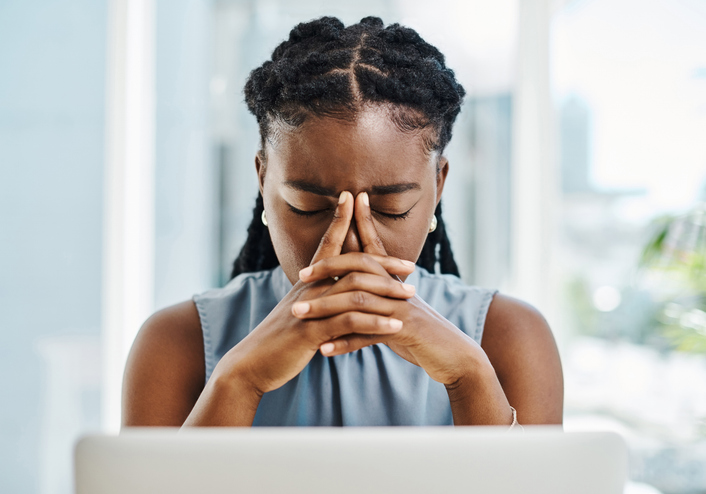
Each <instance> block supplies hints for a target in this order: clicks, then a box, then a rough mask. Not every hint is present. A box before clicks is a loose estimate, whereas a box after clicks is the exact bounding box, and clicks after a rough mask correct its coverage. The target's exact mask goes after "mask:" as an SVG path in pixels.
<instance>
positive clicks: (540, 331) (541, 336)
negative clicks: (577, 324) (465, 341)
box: [481, 294, 564, 424]
mask: <svg viewBox="0 0 706 494" xmlns="http://www.w3.org/2000/svg"><path fill="white" fill-rule="evenodd" d="M481 347H482V348H483V350H484V351H485V353H486V355H487V356H488V359H489V360H490V363H491V364H492V366H493V368H494V369H495V374H496V375H497V379H498V381H499V382H500V385H501V386H502V389H503V391H504V392H505V396H506V397H507V400H508V402H509V404H510V405H512V406H513V407H515V408H516V409H517V419H518V421H519V422H520V423H521V424H561V423H562V420H563V407H564V379H563V374H562V370H561V361H560V359H559V351H558V349H557V346H556V343H555V341H554V337H553V335H552V332H551V330H550V329H549V326H548V325H547V322H546V321H545V320H544V318H543V317H542V315H541V314H540V313H539V312H538V311H537V310H536V309H534V308H533V307H532V306H530V305H528V304H526V303H524V302H521V301H519V300H516V299H514V298H512V297H508V296H506V295H500V294H498V295H496V296H495V297H494V299H493V302H492V303H491V304H490V308H489V310H488V316H487V318H486V323H485V331H484V334H483V341H482V344H481Z"/></svg>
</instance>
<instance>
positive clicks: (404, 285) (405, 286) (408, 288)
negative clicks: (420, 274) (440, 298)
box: [402, 283, 415, 293]
mask: <svg viewBox="0 0 706 494" xmlns="http://www.w3.org/2000/svg"><path fill="white" fill-rule="evenodd" d="M402 289H403V290H404V291H405V292H407V293H414V290H415V289H414V285H408V284H407V283H402Z"/></svg>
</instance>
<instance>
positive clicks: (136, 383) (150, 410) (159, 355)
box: [122, 300, 205, 427]
mask: <svg viewBox="0 0 706 494" xmlns="http://www.w3.org/2000/svg"><path fill="white" fill-rule="evenodd" d="M204 380H205V365H204V349H203V336H202V334H201V322H200V320H199V315H198V312H197V310H196V306H195V305H194V303H193V302H192V301H191V300H189V301H186V302H182V303H180V304H177V305H174V306H171V307H168V308H166V309H164V310H161V311H159V312H157V313H155V314H154V315H153V316H152V317H150V318H149V319H148V320H147V321H146V322H145V323H144V324H143V326H142V328H141V329H140V332H139V333H138V335H137V338H136V339H135V342H134V344H133V346H132V350H131V351H130V356H129V357H128V361H127V366H126V368H125V376H124V379H123V400H122V402H123V405H122V407H123V411H122V416H123V418H122V425H123V427H133V426H181V425H182V424H183V423H184V421H185V420H186V417H187V416H188V415H189V413H190V412H191V410H192V408H193V406H194V404H195V403H196V401H197V399H198V397H199V395H200V394H201V391H202V390H203V387H204Z"/></svg>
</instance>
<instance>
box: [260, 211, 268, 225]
mask: <svg viewBox="0 0 706 494" xmlns="http://www.w3.org/2000/svg"><path fill="white" fill-rule="evenodd" d="M260 218H261V219H262V224H263V225H265V226H267V215H266V214H265V210H264V209H263V210H262V215H261V216H260Z"/></svg>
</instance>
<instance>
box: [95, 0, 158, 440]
mask: <svg viewBox="0 0 706 494" xmlns="http://www.w3.org/2000/svg"><path fill="white" fill-rule="evenodd" d="M154 26H155V19H154V1H153V0H111V1H110V9H109V28H108V56H107V60H108V67H107V90H106V94H107V101H106V109H107V111H106V119H107V121H106V132H107V135H106V160H105V184H104V233H103V309H102V317H103V323H102V326H103V328H102V338H103V425H104V428H105V429H106V430H108V431H115V430H117V429H118V428H119V426H120V401H121V388H122V376H123V370H124V367H125V361H126V358H127V354H128V352H129V350H130V346H131V345H132V342H133V340H134V338H135V335H136V334H137V331H138V329H139V327H140V325H141V324H142V323H143V322H144V320H145V319H146V318H147V317H148V316H149V315H150V314H151V313H152V311H153V310H154V235H155V233H154V208H155V206H154V173H155V171H154V167H155V165H154V163H155V159H154V139H155V131H154V127H155V124H154V121H155V99H154V38H155V27H154Z"/></svg>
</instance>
